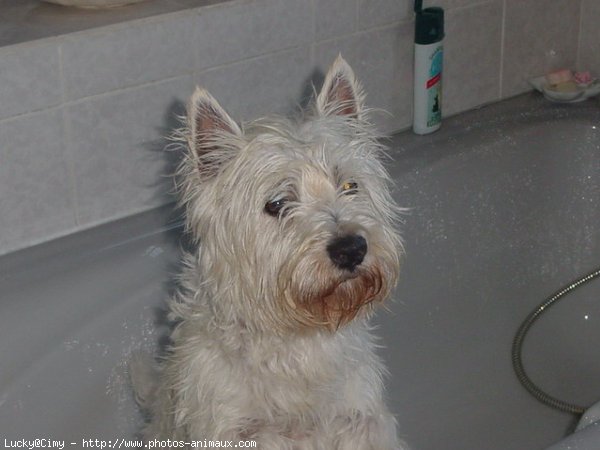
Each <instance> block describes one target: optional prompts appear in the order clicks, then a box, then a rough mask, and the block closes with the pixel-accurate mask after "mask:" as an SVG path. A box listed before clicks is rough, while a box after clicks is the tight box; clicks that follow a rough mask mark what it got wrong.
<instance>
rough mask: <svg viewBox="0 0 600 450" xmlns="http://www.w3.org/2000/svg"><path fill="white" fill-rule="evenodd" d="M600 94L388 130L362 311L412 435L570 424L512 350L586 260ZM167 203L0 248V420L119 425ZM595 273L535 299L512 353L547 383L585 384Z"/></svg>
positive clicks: (593, 223) (151, 293)
mask: <svg viewBox="0 0 600 450" xmlns="http://www.w3.org/2000/svg"><path fill="white" fill-rule="evenodd" d="M598 119H600V109H599V108H598V104H597V103H594V102H586V103H584V104H582V105H568V106H567V105H565V106H552V105H549V104H547V103H545V102H544V101H542V100H541V99H539V98H537V97H535V96H533V95H526V96H522V97H519V98H516V99H513V100H510V101H506V102H502V103H500V104H496V105H492V106H489V107H487V108H484V109H481V110H479V111H473V112H470V113H466V114H462V115H460V116H457V117H454V118H451V119H449V120H446V121H445V123H444V127H443V130H441V131H440V132H438V133H435V134H433V135H430V136H425V137H416V136H413V135H411V134H410V133H403V134H400V135H397V136H395V137H394V138H393V139H392V140H391V141H390V147H391V150H390V155H391V156H392V158H393V160H392V161H390V164H389V168H390V172H391V174H392V177H393V178H394V179H395V180H396V184H397V186H396V188H395V191H394V195H395V196H396V198H397V199H398V201H399V203H400V204H401V205H402V206H405V207H409V208H410V211H409V212H408V213H407V214H406V216H405V217H404V224H403V226H402V229H403V236H404V242H405V248H406V258H405V261H404V265H403V268H402V275H401V280H400V283H399V285H398V288H397V290H396V292H395V296H394V297H395V301H394V302H392V303H390V304H388V308H387V310H382V311H380V313H379V314H378V315H377V317H376V322H377V323H378V327H379V330H378V333H379V335H380V336H381V337H382V340H381V342H382V345H383V346H384V347H383V348H382V350H381V353H382V356H383V357H384V359H385V360H386V363H387V365H388V368H389V371H390V376H389V378H388V383H387V384H388V402H389V404H390V406H391V408H392V410H393V411H394V413H395V414H396V415H397V417H398V422H399V424H400V430H401V433H402V435H403V436H404V437H405V439H406V440H407V441H408V442H409V443H410V444H411V445H412V447H413V448H414V449H416V450H434V449H435V450H437V449H444V450H454V449H456V450H459V449H460V450H470V449H473V450H481V449H486V450H500V449H502V450H508V449H514V450H517V449H518V450H523V449H539V448H544V447H546V446H548V445H550V444H552V443H553V442H555V441H557V440H559V439H560V438H561V437H562V436H563V435H564V434H565V433H567V432H568V431H569V430H570V429H571V427H572V426H573V424H574V419H573V417H571V416H569V415H567V414H564V413H560V412H558V411H554V410H552V409H550V408H548V407H546V406H544V405H541V404H539V403H538V402H537V401H536V400H534V399H533V398H532V397H531V396H530V395H529V394H527V393H526V392H525V390H524V389H523V388H522V387H521V386H520V385H519V383H518V381H517V380H516V378H515V376H514V375H513V373H512V369H511V365H510V345H511V340H512V337H513V335H514V332H515V331H516V329H517V327H518V325H519V324H520V322H521V320H523V318H524V317H525V316H526V314H527V313H529V312H530V311H531V310H532V309H533V308H534V307H535V306H536V305H537V304H538V303H539V302H540V301H541V300H543V298H544V297H546V296H548V295H550V294H552V293H553V292H554V291H555V290H557V289H558V288H560V287H561V286H562V285H563V284H565V283H566V282H568V281H570V280H572V279H574V278H576V277H577V276H579V275H581V274H582V273H585V272H586V271H589V270H591V269H592V268H594V267H596V266H598V265H600V225H599V224H600V207H599V206H600V204H599V202H600V130H599V129H598V128H597V126H596V124H598V123H600V121H599V120H598ZM169 216H170V214H169V212H168V208H166V209H161V210H158V211H154V212H151V213H147V214H143V215H140V216H137V217H135V218H131V219H127V220H124V221H120V222H118V223H113V224H110V225H107V226H103V227H99V228H97V229H94V230H90V231H87V232H84V233H80V234H77V235H74V236H70V237H67V238H64V239H62V240H59V241H54V242H51V243H48V244H44V245H41V246H38V247H34V248H31V249H27V250H24V251H21V252H18V253H14V254H11V255H7V256H4V257H3V258H0V292H2V300H1V301H0V333H1V334H0V336H1V339H0V349H1V351H0V355H2V369H1V370H2V376H1V377H0V435H2V436H5V437H7V438H9V439H21V438H35V437H40V438H41V437H52V438H54V439H64V440H66V441H67V442H78V441H79V440H81V439H91V438H98V439H104V440H111V439H113V440H114V439H116V438H128V437H131V436H133V435H134V432H135V430H136V429H137V427H138V426H139V424H140V421H141V419H140V417H139V415H138V414H137V411H136V408H135V405H134V403H133V400H132V397H131V392H130V389H129V386H128V383H127V375H126V364H127V360H128V357H129V355H130V354H131V352H132V351H134V350H137V349H144V350H147V351H154V349H155V348H156V346H157V345H160V341H161V336H164V333H165V325H164V321H163V317H164V311H163V309H162V308H163V301H164V299H165V298H166V297H167V296H168V295H169V292H170V291H171V290H172V281H171V280H172V279H173V275H174V274H175V273H176V272H177V264H178V262H177V261H178V253H179V246H180V243H179V240H180V237H181V235H180V233H181V231H180V229H179V228H176V227H167V228H166V229H165V224H166V223H169ZM599 294H600V282H597V283H595V282H594V283H591V284H590V285H589V286H586V287H585V288H582V289H581V290H580V291H578V292H577V293H574V294H573V295H572V297H571V296H569V298H567V299H566V300H565V302H564V303H562V304H561V305H557V307H556V308H555V309H554V308H553V310H552V311H549V312H548V314H547V317H545V318H544V319H542V320H541V321H540V323H539V324H536V325H535V326H534V328H533V329H532V331H531V334H530V336H529V337H528V339H527V341H526V346H525V348H524V358H525V363H526V368H527V369H528V370H529V371H530V374H531V376H532V378H533V379H534V380H535V381H537V382H539V384H540V386H542V387H544V388H547V389H548V390H549V391H550V392H551V393H553V394H554V395H556V396H558V397H560V398H564V399H568V400H572V401H576V402H580V403H582V404H591V403H593V402H595V401H596V400H599V399H600V382H599V381H598V380H600V360H598V358H595V357H594V356H595V354H596V353H597V352H595V351H594V350H595V346H594V343H596V342H598V341H599V338H600V326H599V324H600V302H598V299H599V298H600V295H599Z"/></svg>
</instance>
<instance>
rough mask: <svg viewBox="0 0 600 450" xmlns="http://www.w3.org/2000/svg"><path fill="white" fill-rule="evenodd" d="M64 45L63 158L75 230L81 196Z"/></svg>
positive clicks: (60, 64)
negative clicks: (69, 109)
mask: <svg viewBox="0 0 600 450" xmlns="http://www.w3.org/2000/svg"><path fill="white" fill-rule="evenodd" d="M62 50H63V49H62V44H59V45H58V47H57V56H58V71H59V78H60V91H61V105H60V106H59V107H60V109H61V114H62V122H63V140H64V142H63V144H64V145H63V150H62V157H63V159H64V163H65V165H66V167H67V172H68V174H69V184H70V191H71V204H72V207H73V218H74V221H75V228H76V229H77V228H79V227H80V222H81V221H80V217H79V196H78V195H77V177H76V175H75V162H74V158H73V146H72V139H71V137H72V133H71V120H70V118H69V114H68V113H67V102H66V97H67V87H66V80H65V73H64V58H63V52H62Z"/></svg>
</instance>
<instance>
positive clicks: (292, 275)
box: [132, 57, 406, 450]
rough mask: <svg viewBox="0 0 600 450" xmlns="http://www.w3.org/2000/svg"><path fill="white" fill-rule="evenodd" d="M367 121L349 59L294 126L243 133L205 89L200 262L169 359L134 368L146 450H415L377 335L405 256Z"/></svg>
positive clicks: (194, 211) (177, 301)
mask: <svg viewBox="0 0 600 450" xmlns="http://www.w3.org/2000/svg"><path fill="white" fill-rule="evenodd" d="M366 115H367V111H366V110H365V108H364V105H363V94H362V90H361V87H360V85H359V83H358V82H357V80H356V79H355V76H354V73H353V72H352V69H351V68H350V66H349V65H348V64H347V63H346V62H345V61H344V60H343V59H342V58H341V57H338V58H337V60H336V61H335V62H334V64H333V66H332V67H331V69H330V70H329V72H328V73H327V75H326V77H325V81H324V85H323V88H322V90H321V92H320V93H319V94H318V96H317V97H316V101H315V102H314V107H313V111H312V113H310V114H307V115H306V117H305V118H303V119H302V120H300V121H297V122H294V121H291V120H287V119H283V118H275V119H270V120H266V119H261V120H257V121H254V122H252V123H249V124H245V125H244V126H242V127H240V126H238V124H237V123H236V122H234V121H233V120H232V119H231V118H230V116H229V115H228V114H227V113H226V112H225V111H224V110H223V108H222V107H221V106H220V105H219V104H218V103H217V101H216V100H215V99H214V98H213V97H212V96H211V95H210V94H209V93H208V92H206V91H205V90H203V89H199V88H198V89H196V91H195V92H194V94H193V96H192V97H191V99H190V101H189V104H188V110H187V128H186V130H185V132H184V136H185V140H186V142H187V151H186V152H185V153H186V155H185V158H184V161H183V163H182V165H181V170H180V173H179V175H180V177H179V181H180V183H179V188H180V193H181V203H182V205H184V206H185V209H186V226H187V230H188V232H189V233H190V234H191V236H192V237H193V239H194V242H195V244H196V247H197V249H196V250H194V251H193V252H192V253H191V254H187V255H186V256H185V267H184V269H183V273H182V275H181V280H180V288H179V291H178V293H177V294H176V295H175V298H174V299H172V300H171V302H170V304H169V318H170V319H171V320H172V321H173V323H174V328H173V331H172V334H171V344H170V347H169V349H168V352H167V354H166V356H164V357H162V358H160V360H159V361H158V364H156V367H155V368H151V367H149V366H148V365H147V364H146V365H145V364H144V362H143V361H141V360H138V361H137V362H136V363H133V364H132V366H133V367H132V378H133V383H134V387H135V389H136V391H137V392H136V394H137V398H138V400H139V403H140V405H141V407H142V409H144V411H145V412H146V413H147V415H148V417H149V420H148V424H147V426H146V427H145V429H144V430H143V436H144V438H145V439H146V440H147V441H151V440H159V441H163V443H162V445H165V442H166V441H167V440H170V441H169V442H170V443H171V444H172V447H179V445H182V444H183V443H187V444H183V445H184V446H188V447H191V446H192V445H191V442H192V441H202V442H205V441H207V440H214V441H220V442H221V443H223V442H224V441H229V442H230V443H233V445H236V444H237V442H238V441H247V440H254V441H256V445H257V448H259V449H261V450H286V449H289V450H291V449H294V450H308V449H311V450H317V449H319V450H333V449H337V450H367V449H370V450H392V449H394V450H399V449H404V448H406V447H404V445H403V444H402V443H401V442H400V441H399V440H398V438H397V432H396V422H395V419H394V417H393V416H392V415H391V414H390V412H389V410H388V408H387V407H386V406H385V404H384V401H383V382H382V376H383V374H384V372H385V368H384V366H383V364H382V362H381V360H380V358H379V357H378V356H377V355H376V353H375V348H376V346H377V345H376V343H375V338H374V336H373V335H372V333H371V328H370V326H369V324H368V319H369V316H370V315H371V312H372V311H373V307H374V306H375V305H376V304H378V303H380V302H382V301H383V300H385V299H386V297H388V296H389V294H390V291H391V289H392V288H393V287H394V285H395V283H396V280H397V275H398V270H399V260H400V255H401V243H400V239H399V236H398V234H397V232H396V228H395V224H396V221H397V216H398V212H399V208H398V207H397V206H396V204H395V202H394V201H393V199H392V197H391V195H390V191H389V185H390V180H389V177H388V174H387V172H386V170H385V169H384V167H383V165H382V163H381V161H380V160H381V157H382V155H383V150H384V149H383V148H382V145H381V143H380V142H379V141H378V140H377V136H376V134H375V133H374V130H373V128H372V126H371V125H370V124H369V122H368V120H367V117H366ZM154 442H155V443H156V441H154ZM174 442H175V443H174Z"/></svg>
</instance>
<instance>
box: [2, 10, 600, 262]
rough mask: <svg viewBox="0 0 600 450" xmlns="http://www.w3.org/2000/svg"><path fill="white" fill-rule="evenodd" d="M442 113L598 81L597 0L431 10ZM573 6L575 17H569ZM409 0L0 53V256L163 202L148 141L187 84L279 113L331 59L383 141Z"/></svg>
mask: <svg viewBox="0 0 600 450" xmlns="http://www.w3.org/2000/svg"><path fill="white" fill-rule="evenodd" d="M426 3H428V4H432V3H437V4H439V5H441V6H443V7H445V8H446V9H447V16H446V17H447V21H446V24H447V39H446V44H445V48H446V57H445V79H444V90H445V94H444V95H445V98H444V111H445V113H446V114H453V113H457V112H459V111H463V110H466V109H470V108H473V107H475V106H477V105H480V104H484V103H488V102H492V101H496V100H499V99H501V98H504V97H508V96H512V95H515V94H518V93H521V92H524V91H526V90H528V89H529V87H528V85H527V83H526V80H527V78H528V77H531V76H534V75H539V74H542V73H544V72H545V71H547V70H549V69H552V68H559V67H563V66H569V67H572V66H574V65H575V63H576V57H577V54H578V38H579V27H580V19H582V20H581V27H582V33H581V47H580V51H579V65H580V66H585V67H590V68H592V69H594V70H596V72H597V73H600V63H599V61H598V59H599V58H598V42H600V37H599V35H598V27H597V26H596V24H597V23H599V21H600V7H599V2H598V1H597V0H483V1H482V0H438V1H437V2H436V1H433V0H430V1H429V2H427V1H426ZM580 7H581V8H583V10H584V14H583V15H581V11H580ZM412 20H413V14H412V1H410V0H307V1H298V0H236V1H231V2H225V3H222V4H220V5H213V6H208V7H203V8H196V9H192V10H187V11H180V12H176V13H172V14H167V15H161V16H155V17H152V18H146V19H140V20H136V21H132V22H126V23H121V24H116V25H111V26H108V27H104V28H96V29H93V30H88V31H81V32H77V33H73V34H68V35H64V36H59V37H56V38H50V39H43V40H37V41H32V42H27V43H22V44H18V45H12V46H7V47H0V67H2V70H1V71H0V105H1V106H0V253H6V252H9V251H12V250H14V249H18V248H22V247H25V246H28V245H31V244H34V243H36V242H40V241H44V240H48V239H50V238H52V237H55V236H59V235H64V234H68V233H70V232H73V231H76V230H79V229H83V228H87V227H90V226H93V225H95V224H98V223H102V222H106V221H110V220H113V219H116V218H119V217H124V216H127V215H130V214H133V213H136V212H138V211H142V210H147V209H150V208H153V207H155V206H158V205H161V204H164V203H165V202H168V201H171V200H172V197H171V196H170V195H169V190H170V188H171V182H170V180H169V178H168V176H167V175H168V172H169V170H171V169H172V166H173V162H172V161H173V159H174V156H173V155H169V154H168V153H166V152H162V151H161V148H162V147H163V145H164V141H163V140H162V139H161V136H163V135H165V134H166V132H167V131H168V130H169V129H170V128H172V127H173V126H174V125H175V124H176V121H175V120H174V114H176V113H182V111H183V109H182V108H183V104H184V102H185V99H186V98H187V96H188V95H189V94H190V93H191V91H192V89H193V86H194V85H195V84H197V83H200V84H203V85H204V86H206V87H208V88H209V90H210V91H211V92H212V93H213V94H214V95H215V96H216V97H217V98H218V99H219V101H220V102H221V103H222V104H223V106H224V107H225V108H226V109H228V111H229V112H230V113H231V114H232V116H233V117H235V118H237V119H242V118H245V119H248V118H254V117H257V116H260V115H262V114H265V113H270V112H283V113H286V112H289V111H291V110H293V109H294V107H295V105H296V104H297V103H299V102H301V101H302V99H303V98H305V97H306V94H307V93H308V92H310V83H311V81H314V82H315V83H317V84H318V82H319V81H320V79H321V78H322V76H323V73H324V71H325V70H326V67H327V66H328V65H329V64H330V63H331V61H332V60H333V58H334V57H335V56H336V55H337V54H338V53H339V52H342V54H343V55H344V57H345V58H346V59H347V60H348V61H349V62H350V63H351V65H352V66H353V67H354V69H355V71H356V72H357V74H358V76H359V78H360V79H361V80H362V81H363V84H364V85H365V89H366V92H367V93H368V97H367V103H368V104H369V105H370V106H373V107H377V108H381V109H384V110H386V111H388V112H389V113H391V115H386V114H379V115H378V116H377V117H376V118H375V120H376V122H377V123H378V124H379V125H380V126H381V127H382V128H383V129H384V130H385V131H387V132H391V131H395V130H399V129H404V128H406V127H408V126H409V125H410V123H411V114H412V51H413V47H412V45H413V44H412V34H413V22H412Z"/></svg>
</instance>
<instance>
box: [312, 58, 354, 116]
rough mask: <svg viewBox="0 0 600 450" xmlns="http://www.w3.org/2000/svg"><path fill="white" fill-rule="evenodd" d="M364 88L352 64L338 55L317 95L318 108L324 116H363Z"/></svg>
mask: <svg viewBox="0 0 600 450" xmlns="http://www.w3.org/2000/svg"><path fill="white" fill-rule="evenodd" d="M363 98H364V95H363V93H362V88H361V86H360V83H359V82H358V80H356V77H355V76H354V71H353V70H352V68H351V67H350V65H349V64H348V63H347V62H346V60H345V59H344V58H342V55H338V57H337V58H336V60H335V61H334V63H333V65H332V66H331V68H330V69H329V71H328V72H327V75H326V76H325V81H324V82H323V87H322V88H321V93H320V94H319V95H318V97H317V110H318V112H319V114H321V115H322V116H348V117H352V118H356V119H359V118H361V113H362V109H363Z"/></svg>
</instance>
